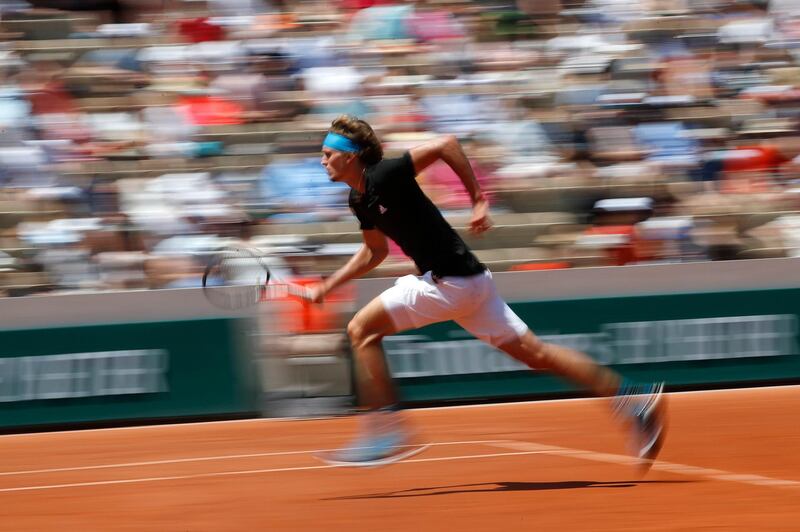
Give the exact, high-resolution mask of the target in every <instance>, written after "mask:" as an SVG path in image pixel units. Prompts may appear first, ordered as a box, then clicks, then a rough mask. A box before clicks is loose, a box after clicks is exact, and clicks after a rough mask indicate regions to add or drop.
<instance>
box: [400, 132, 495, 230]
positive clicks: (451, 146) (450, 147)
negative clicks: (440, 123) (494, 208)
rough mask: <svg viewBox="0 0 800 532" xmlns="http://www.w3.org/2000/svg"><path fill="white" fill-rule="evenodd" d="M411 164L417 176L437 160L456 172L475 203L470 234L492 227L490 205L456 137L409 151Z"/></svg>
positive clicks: (435, 141) (421, 145)
mask: <svg viewBox="0 0 800 532" xmlns="http://www.w3.org/2000/svg"><path fill="white" fill-rule="evenodd" d="M408 153H409V155H410V156H411V162H412V163H413V164H414V170H415V171H416V173H420V172H422V171H423V170H424V169H425V168H427V167H429V166H430V165H432V164H433V163H435V162H436V161H437V160H439V159H441V160H442V161H444V162H445V163H447V165H448V166H449V167H450V168H452V169H453V171H454V172H455V173H456V175H457V176H458V178H459V179H461V182H462V183H463V184H464V188H466V189H467V192H468V193H469V197H470V199H471V200H472V219H471V220H470V231H471V232H473V233H475V234H480V233H483V232H484V231H486V230H487V229H489V228H490V227H491V226H492V222H491V219H490V218H489V203H488V202H487V201H486V197H485V196H484V195H483V192H482V191H481V187H480V184H478V180H477V178H476V177H475V172H473V171H472V165H470V163H469V159H467V156H466V154H465V153H464V150H463V149H462V148H461V143H460V142H458V139H457V138H456V137H455V136H453V135H447V136H444V137H439V138H436V139H433V140H430V141H428V142H425V143H423V144H420V145H418V146H415V147H413V148H411V149H410V150H409V152H408Z"/></svg>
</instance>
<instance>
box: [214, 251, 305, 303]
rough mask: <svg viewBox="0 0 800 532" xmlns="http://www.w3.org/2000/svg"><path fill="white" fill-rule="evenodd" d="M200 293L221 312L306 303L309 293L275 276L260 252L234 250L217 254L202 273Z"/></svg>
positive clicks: (303, 288) (301, 287)
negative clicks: (265, 304) (289, 302)
mask: <svg viewBox="0 0 800 532" xmlns="http://www.w3.org/2000/svg"><path fill="white" fill-rule="evenodd" d="M203 294H205V296H206V298H207V299H208V301H209V302H210V303H212V304H213V305H215V306H218V307H221V308H224V309H231V310H236V309H244V308H247V307H251V306H253V305H256V304H258V303H260V302H262V301H269V300H280V299H295V300H299V301H302V302H303V303H308V302H309V290H308V289H307V288H306V287H304V286H300V285H297V284H292V283H289V282H287V281H284V280H282V279H280V278H278V277H276V276H275V275H274V274H273V273H272V272H271V271H270V269H269V266H268V265H267V261H266V259H265V258H264V255H263V252H261V251H259V250H258V249H255V248H249V247H244V246H242V247H234V248H227V249H225V250H222V251H220V252H219V253H217V254H216V255H215V256H214V258H212V259H211V261H210V262H209V264H208V266H206V270H205V272H204V273H203Z"/></svg>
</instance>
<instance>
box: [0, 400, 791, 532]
mask: <svg viewBox="0 0 800 532" xmlns="http://www.w3.org/2000/svg"><path fill="white" fill-rule="evenodd" d="M669 406H670V432H669V435H668V438H667V442H666V444H665V447H664V450H663V452H662V454H661V457H660V460H659V461H658V462H657V463H655V464H654V466H653V468H652V469H651V470H650V471H649V472H648V473H647V474H646V475H644V476H643V477H642V476H641V474H640V472H639V471H638V470H637V468H636V467H635V466H634V465H632V464H631V463H630V459H629V458H628V457H627V456H626V454H625V437H624V432H623V431H622V429H621V427H619V426H618V425H617V424H616V422H615V421H614V420H613V419H611V417H610V415H609V413H608V411H607V409H606V406H605V403H604V402H602V401H599V400H573V401H557V402H538V403H526V404H521V403H520V404H501V405H486V406H480V407H467V408H447V409H428V410H413V411H410V412H409V417H410V418H411V420H412V421H413V423H414V425H415V426H416V427H417V428H418V429H419V432H420V434H421V437H422V438H423V439H425V440H426V441H429V442H431V443H433V444H434V445H432V446H431V447H430V448H429V449H427V450H425V451H424V452H422V453H420V454H418V455H416V456H415V457H414V458H412V459H410V460H409V461H406V462H401V463H398V464H394V465H391V466H387V467H384V468H377V469H351V468H333V467H329V466H327V465H325V464H323V463H321V462H319V461H317V460H316V459H315V458H314V456H313V451H314V450H321V449H330V448H335V447H337V446H340V445H343V444H345V443H346V442H347V441H348V439H349V437H350V436H351V435H352V433H353V431H354V430H355V428H356V422H355V420H354V419H353V418H337V419H323V420H291V421H289V420H253V421H239V422H222V423H200V424H186V425H171V426H151V427H141V428H126V429H111V430H91V431H74V432H61V433H47V434H30V435H11V436H3V437H0V530H3V531H5V530H9V531H24V530H58V531H73V530H76V531H89V530H101V531H113V530H136V531H139V530H157V531H173V530H174V531H200V530H202V531H223V530H237V531H238V530H244V531H250V530H269V531H274V530H325V531H333V530H347V531H355V530H375V531H384V530H403V531H414V532H418V531H422V530H447V531H450V530H454V531H464V530H496V531H506V530H613V531H619V530H700V529H702V530H705V529H713V530H748V531H751V530H800V452H798V451H799V450H800V421H798V419H800V417H798V413H800V387H781V388H762V389H751V390H728V391H719V392H711V393H691V394H670V396H669Z"/></svg>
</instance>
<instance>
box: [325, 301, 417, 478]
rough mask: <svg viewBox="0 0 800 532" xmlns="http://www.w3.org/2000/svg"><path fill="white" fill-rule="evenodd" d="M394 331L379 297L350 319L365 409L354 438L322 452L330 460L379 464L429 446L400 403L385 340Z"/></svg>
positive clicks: (390, 461)
mask: <svg viewBox="0 0 800 532" xmlns="http://www.w3.org/2000/svg"><path fill="white" fill-rule="evenodd" d="M395 332H398V329H397V326H396V325H395V323H394V321H393V320H392V317H391V316H390V315H389V313H388V312H387V310H386V308H385V307H384V303H383V302H382V300H381V298H380V297H378V298H375V299H373V300H372V301H371V302H370V303H368V304H367V305H366V306H365V307H364V308H362V309H361V310H360V311H359V312H358V313H357V314H356V315H355V316H354V317H353V319H352V320H351V321H350V323H349V324H348V326H347V333H348V335H349V337H350V342H351V345H352V348H353V361H354V364H355V374H356V386H357V390H358V397H359V403H360V406H362V407H364V408H365V411H364V412H363V413H362V415H361V418H360V425H361V427H360V429H359V434H358V435H357V437H356V439H355V441H353V442H351V443H350V444H348V445H347V446H346V447H344V448H342V449H339V450H337V451H334V452H332V453H328V454H323V455H320V458H321V459H322V460H324V461H325V462H328V463H330V464H335V465H341V466H379V465H385V464H389V463H393V462H396V461H399V460H402V459H404V458H408V457H409V456H412V455H414V454H416V453H418V452H420V451H422V450H423V449H424V448H425V447H426V446H424V445H420V444H417V443H414V442H413V437H412V434H411V430H410V428H409V427H408V425H407V422H406V421H405V420H404V418H403V417H402V416H401V414H400V412H399V411H398V408H397V403H398V399H397V392H396V391H395V386H394V383H393V382H392V378H391V375H390V374H389V369H388V365H387V363H386V357H385V354H384V351H383V346H382V343H381V341H382V340H383V338H384V337H385V336H388V335H390V334H394V333H395Z"/></svg>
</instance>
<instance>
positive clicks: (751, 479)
mask: <svg viewBox="0 0 800 532" xmlns="http://www.w3.org/2000/svg"><path fill="white" fill-rule="evenodd" d="M488 445H491V446H493V447H499V448H501V449H516V450H522V451H539V452H540V453H542V454H551V455H556V456H567V457H570V458H578V459H582V460H590V461H593V462H605V463H609V464H622V465H628V466H637V465H639V464H640V463H641V462H640V460H638V459H637V458H633V457H632V456H625V455H621V454H611V453H601V452H596V451H586V450H584V449H571V448H569V447H559V446H556V445H543V444H541V443H533V442H525V441H513V440H507V441H503V442H500V443H490V444H488ZM651 469H653V470H656V471H666V472H668V473H677V474H680V475H687V476H693V477H703V478H710V479H714V480H725V481H729V482H739V483H741V484H750V485H754V486H772V487H781V488H800V482H798V481H796V480H783V479H778V478H771V477H764V476H761V475H749V474H747V475H746V474H738V473H731V472H730V471H723V470H721V469H711V468H707V467H697V466H691V465H685V464H676V463H673V462H664V461H662V460H657V461H655V462H654V463H653V465H652V466H651Z"/></svg>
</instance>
